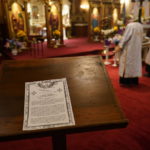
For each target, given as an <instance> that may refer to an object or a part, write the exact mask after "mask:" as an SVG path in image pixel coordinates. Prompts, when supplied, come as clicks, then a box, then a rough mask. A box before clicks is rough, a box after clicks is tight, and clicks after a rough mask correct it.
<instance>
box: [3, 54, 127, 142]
mask: <svg viewBox="0 0 150 150" xmlns="http://www.w3.org/2000/svg"><path fill="white" fill-rule="evenodd" d="M59 78H67V83H68V88H69V93H70V97H71V103H72V107H73V113H74V117H75V126H66V127H58V128H52V129H51V128H49V129H43V130H34V131H23V130H22V128H23V112H24V92H25V82H31V81H39V80H49V79H59ZM127 124H128V121H127V119H126V117H125V116H124V114H123V112H122V110H121V108H120V106H119V105H118V102H117V99H116V96H115V94H114V91H113V88H112V85H111V82H110V80H109V77H108V75H107V72H106V70H105V68H104V65H103V63H102V61H101V58H100V57H99V56H80V57H61V58H49V59H36V60H21V61H5V62H4V63H3V64H2V70H1V72H0V138H1V139H3V138H8V137H13V138H14V137H18V138H20V137H30V136H36V137H37V136H46V135H51V134H54V133H55V132H63V133H66V134H67V133H75V132H83V131H94V130H103V129H113V128H122V127H126V126H127Z"/></svg>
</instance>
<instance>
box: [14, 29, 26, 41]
mask: <svg viewBox="0 0 150 150" xmlns="http://www.w3.org/2000/svg"><path fill="white" fill-rule="evenodd" d="M16 37H17V39H18V40H19V41H22V42H23V41H25V40H26V39H27V35H26V33H25V32H24V31H23V30H18V32H17V34H16Z"/></svg>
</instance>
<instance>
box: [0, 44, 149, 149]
mask: <svg viewBox="0 0 150 150" xmlns="http://www.w3.org/2000/svg"><path fill="white" fill-rule="evenodd" d="M74 46H75V45H74ZM55 51H58V53H59V52H60V51H61V49H56V50H55ZM68 51H69V49H68ZM107 70H108V73H109V76H110V78H111V81H112V84H113V86H114V90H115V93H116V95H117V97H118V99H119V103H120V105H121V107H122V109H123V111H124V113H125V115H126V117H127V118H128V120H129V125H128V127H127V128H123V129H115V130H106V131H97V132H87V133H80V134H72V135H68V136H67V145H68V150H150V78H147V77H142V78H140V84H139V86H137V87H130V88H125V87H120V85H119V83H118V68H114V67H112V66H108V67H107ZM143 72H144V71H143ZM51 146H52V144H51V137H45V138H37V139H28V140H20V141H10V142H0V150H52V148H51Z"/></svg>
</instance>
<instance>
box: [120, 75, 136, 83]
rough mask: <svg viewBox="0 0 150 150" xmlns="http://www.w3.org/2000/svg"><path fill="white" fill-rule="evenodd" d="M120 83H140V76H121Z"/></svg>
mask: <svg viewBox="0 0 150 150" xmlns="http://www.w3.org/2000/svg"><path fill="white" fill-rule="evenodd" d="M119 83H120V84H124V85H131V84H134V85H138V84H139V78H138V77H135V78H124V77H120V79H119Z"/></svg>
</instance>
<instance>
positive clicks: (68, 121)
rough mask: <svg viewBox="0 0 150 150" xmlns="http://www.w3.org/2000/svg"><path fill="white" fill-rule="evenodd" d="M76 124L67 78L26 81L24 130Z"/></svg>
mask: <svg viewBox="0 0 150 150" xmlns="http://www.w3.org/2000/svg"><path fill="white" fill-rule="evenodd" d="M74 124H75V121H74V116H73V111H72V105H71V101H70V96H69V90H68V85H67V80H66V78H62V79H55V80H44V81H34V82H26V83H25V102H24V122H23V130H36V129H45V128H53V127H61V126H68V125H74Z"/></svg>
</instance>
